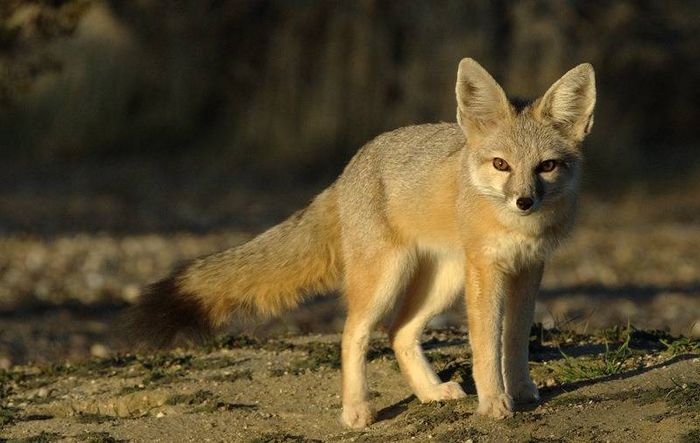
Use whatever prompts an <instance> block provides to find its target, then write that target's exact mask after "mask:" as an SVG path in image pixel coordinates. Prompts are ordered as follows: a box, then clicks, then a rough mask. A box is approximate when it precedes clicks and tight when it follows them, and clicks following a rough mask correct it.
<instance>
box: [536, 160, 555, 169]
mask: <svg viewBox="0 0 700 443" xmlns="http://www.w3.org/2000/svg"><path fill="white" fill-rule="evenodd" d="M556 167H557V162H556V160H545V161H543V162H542V163H540V165H539V166H538V167H537V172H552V171H554V169H555V168H556Z"/></svg>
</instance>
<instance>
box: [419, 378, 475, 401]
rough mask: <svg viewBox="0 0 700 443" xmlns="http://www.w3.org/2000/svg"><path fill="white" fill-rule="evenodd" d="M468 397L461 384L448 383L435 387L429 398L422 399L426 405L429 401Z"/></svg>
mask: <svg viewBox="0 0 700 443" xmlns="http://www.w3.org/2000/svg"><path fill="white" fill-rule="evenodd" d="M466 396H467V394H465V393H464V390H462V387H461V386H460V385H459V383H457V382H455V381H448V382H445V383H440V384H439V385H437V386H435V387H434V388H433V389H432V390H431V391H430V394H429V395H428V396H426V397H425V398H421V401H422V402H424V403H425V402H429V401H443V400H457V399H459V398H465V397H466Z"/></svg>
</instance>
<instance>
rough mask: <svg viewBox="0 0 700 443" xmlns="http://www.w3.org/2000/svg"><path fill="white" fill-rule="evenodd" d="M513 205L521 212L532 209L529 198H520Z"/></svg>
mask: <svg viewBox="0 0 700 443" xmlns="http://www.w3.org/2000/svg"><path fill="white" fill-rule="evenodd" d="M515 205H516V206H517V207H518V208H520V209H522V210H523V211H527V210H528V209H530V208H531V207H532V199H531V198H530V197H520V198H519V199H517V200H516V201H515Z"/></svg>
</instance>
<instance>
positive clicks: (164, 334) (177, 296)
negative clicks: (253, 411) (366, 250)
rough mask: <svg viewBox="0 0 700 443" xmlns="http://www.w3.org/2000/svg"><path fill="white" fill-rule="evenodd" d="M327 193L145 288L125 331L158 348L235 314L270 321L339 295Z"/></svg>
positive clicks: (333, 212)
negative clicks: (312, 299)
mask: <svg viewBox="0 0 700 443" xmlns="http://www.w3.org/2000/svg"><path fill="white" fill-rule="evenodd" d="M339 249H340V227H339V224H338V211H337V205H336V198H335V190H334V188H333V187H331V188H329V189H327V190H325V191H324V192H322V193H321V194H320V195H318V196H317V197H316V198H315V199H314V200H313V201H312V202H311V204H310V205H309V206H308V207H306V208H305V209H302V210H301V211H298V212H296V213H295V214H294V215H292V216H291V217H289V218H288V219H287V220H285V221H284V222H282V223H280V224H279V225H277V226H274V227H272V228H270V229H269V230H267V231H265V232H263V233H262V234H260V235H258V236H257V237H255V238H253V239H252V240H250V241H249V242H247V243H245V244H243V245H240V246H237V247H234V248H231V249H228V250H225V251H222V252H219V253H216V254H212V255H209V256H207V257H204V258H200V259H197V260H195V261H193V262H191V263H189V264H187V265H185V266H183V267H182V268H180V269H179V270H177V271H175V272H174V273H173V274H172V275H171V276H170V277H168V278H166V279H164V280H161V281H159V282H157V283H154V284H152V285H151V286H149V287H148V288H147V289H146V291H145V292H144V293H143V295H142V296H141V298H140V300H139V301H138V302H137V304H136V305H135V306H134V307H133V308H132V311H131V314H130V321H129V324H130V326H129V327H130V329H132V332H134V333H137V335H138V336H140V337H141V338H145V339H146V340H147V341H148V342H150V343H152V344H156V345H159V346H162V345H165V344H168V343H169V342H171V341H172V340H173V339H174V338H175V336H176V335H178V333H184V334H185V335H187V336H197V335H202V334H207V333H209V332H212V331H213V330H215V329H217V328H219V327H220V326H222V325H224V324H225V323H226V322H227V321H228V320H229V318H230V317H231V316H232V315H233V314H244V315H251V314H252V315H255V316H262V317H267V316H272V315H277V314H280V313H281V312H283V311H285V310H287V309H291V308H294V307H295V306H297V305H298V304H299V302H300V301H301V300H302V299H303V298H304V296H306V295H309V294H314V293H319V292H323V291H330V290H333V289H337V287H338V285H339V282H340V278H341V272H342V269H341V268H342V266H341V262H340V257H339Z"/></svg>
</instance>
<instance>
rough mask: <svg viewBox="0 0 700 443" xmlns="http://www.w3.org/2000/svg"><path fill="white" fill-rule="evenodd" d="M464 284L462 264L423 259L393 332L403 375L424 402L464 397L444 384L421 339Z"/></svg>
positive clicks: (453, 385)
mask: <svg viewBox="0 0 700 443" xmlns="http://www.w3.org/2000/svg"><path fill="white" fill-rule="evenodd" d="M463 284H464V263H463V260H461V259H457V258H452V257H435V256H432V257H421V258H420V259H419V262H418V270H417V273H416V275H415V276H414V278H413V280H412V282H411V284H410V286H409V287H408V290H407V291H406V296H405V298H404V302H403V305H402V306H401V309H400V311H399V314H398V316H397V317H396V319H395V321H394V323H393V325H392V327H391V331H390V337H391V343H392V346H393V348H394V352H395V353H396V359H397V360H398V362H399V366H400V367H401V371H402V372H403V373H404V376H405V377H406V378H407V379H408V383H409V384H410V385H411V388H412V389H413V392H414V393H415V394H416V397H418V399H419V400H420V401H422V402H427V401H439V400H449V399H456V398H462V397H465V394H464V391H463V390H462V388H461V387H460V386H459V384H458V383H456V382H445V383H442V382H441V380H440V378H439V377H438V376H437V374H435V371H434V370H433V368H432V367H431V365H430V363H429V362H428V361H427V360H426V358H425V355H424V354H423V349H422V348H421V343H420V338H421V334H422V332H423V329H425V326H426V325H427V324H428V322H429V321H430V320H431V319H432V318H433V317H435V316H436V315H438V314H440V313H441V312H443V311H444V310H445V309H446V308H447V307H449V306H450V305H451V304H452V303H453V302H454V300H455V299H456V297H457V295H458V294H459V290H460V288H461V287H462V285H463Z"/></svg>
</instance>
